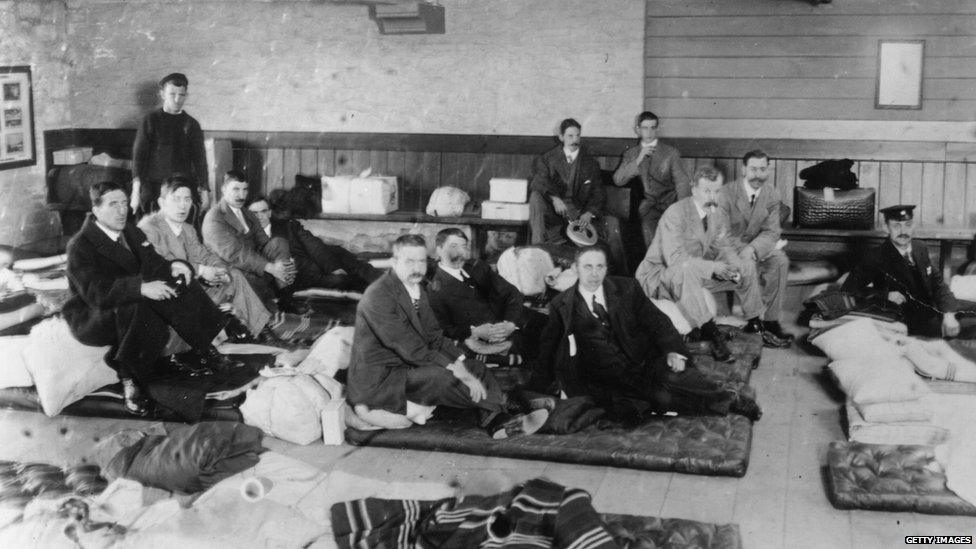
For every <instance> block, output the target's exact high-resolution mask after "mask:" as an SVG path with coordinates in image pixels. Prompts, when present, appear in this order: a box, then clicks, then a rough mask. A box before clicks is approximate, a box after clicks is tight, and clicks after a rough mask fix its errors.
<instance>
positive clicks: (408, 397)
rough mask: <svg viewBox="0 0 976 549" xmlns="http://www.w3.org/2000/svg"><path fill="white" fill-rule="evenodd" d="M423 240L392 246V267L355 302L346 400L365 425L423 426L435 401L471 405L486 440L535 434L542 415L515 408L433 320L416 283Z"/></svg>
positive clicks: (421, 271)
mask: <svg viewBox="0 0 976 549" xmlns="http://www.w3.org/2000/svg"><path fill="white" fill-rule="evenodd" d="M426 272H427V243H426V242H425V241H424V237H423V236H420V235H416V234H406V235H403V236H401V237H399V238H397V239H396V241H395V242H394V243H393V268H392V269H391V271H390V272H389V273H387V274H385V275H383V276H382V277H380V279H379V280H377V281H376V282H374V283H373V284H372V285H370V287H369V288H367V290H366V293H365V294H364V295H363V298H362V300H361V301H360V302H359V305H358V306H357V307H356V329H355V336H354V338H353V344H352V358H351V361H350V364H349V375H348V398H349V402H350V404H352V405H353V409H354V410H355V412H356V414H357V415H358V416H359V417H360V418H361V419H363V420H364V421H366V422H367V423H370V424H372V425H375V426H377V427H384V428H388V429H403V428H406V427H409V426H410V425H412V424H413V423H424V422H425V421H426V419H427V417H428V416H429V414H430V412H432V411H433V407H434V406H448V407H451V408H474V409H477V411H478V419H479V424H480V426H481V427H484V428H485V429H486V430H487V431H488V434H489V435H491V436H492V438H496V439H501V438H507V437H510V436H513V435H516V434H521V433H526V434H529V433H534V432H535V431H537V430H538V429H539V428H540V427H542V425H543V424H544V423H545V421H546V419H547V418H548V415H549V413H548V412H547V411H546V410H536V411H534V412H531V413H528V414H522V413H519V410H516V409H514V406H513V405H512V404H511V403H509V402H508V401H507V400H508V399H507V395H506V394H505V393H503V392H502V390H501V389H500V388H499V386H498V382H497V381H495V379H494V377H493V376H492V375H491V373H489V372H488V370H487V368H485V365H484V364H483V363H481V362H479V361H477V360H472V359H468V358H466V357H465V356H464V354H462V353H461V351H460V350H459V349H458V348H457V347H455V346H454V344H453V343H451V342H450V340H448V339H447V338H445V337H444V334H443V332H442V331H441V329H440V327H439V326H438V324H437V317H435V316H434V312H433V310H431V308H430V301H429V298H428V297H427V293H426V290H425V289H424V288H423V287H422V285H421V282H422V281H423V279H424V275H425V274H426Z"/></svg>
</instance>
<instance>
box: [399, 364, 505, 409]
mask: <svg viewBox="0 0 976 549" xmlns="http://www.w3.org/2000/svg"><path fill="white" fill-rule="evenodd" d="M464 365H465V367H466V368H467V369H468V371H469V372H471V375H473V376H475V377H476V378H478V379H480V380H481V382H482V383H483V384H484V386H485V390H486V391H487V392H488V396H487V397H485V398H483V399H481V400H480V401H478V402H474V401H473V400H471V391H469V390H468V387H467V386H466V385H465V384H463V383H461V382H460V381H459V380H458V379H457V378H456V377H454V374H452V373H451V372H449V371H448V370H447V369H445V368H441V367H438V366H424V367H420V368H411V369H410V370H409V371H408V372H407V388H406V394H407V400H409V401H411V402H416V403H418V404H423V405H425V406H431V405H437V406H448V407H451V408H464V409H467V408H476V409H478V411H479V414H480V416H481V418H482V419H483V418H484V417H487V416H489V415H494V414H497V413H498V412H501V411H503V410H504V407H505V394H504V393H503V392H502V390H501V388H500V387H499V386H498V382H497V381H495V378H494V376H492V375H491V373H490V372H489V371H488V369H487V368H485V366H484V364H481V363H480V362H478V361H476V360H470V359H469V360H466V361H465V362H464Z"/></svg>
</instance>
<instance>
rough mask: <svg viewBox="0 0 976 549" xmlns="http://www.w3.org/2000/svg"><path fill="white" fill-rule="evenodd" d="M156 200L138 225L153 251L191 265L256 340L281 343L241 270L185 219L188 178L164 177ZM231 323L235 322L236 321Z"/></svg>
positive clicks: (189, 199)
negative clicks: (206, 242) (154, 207)
mask: <svg viewBox="0 0 976 549" xmlns="http://www.w3.org/2000/svg"><path fill="white" fill-rule="evenodd" d="M156 201H157V202H158V203H159V211H157V212H155V213H152V214H149V215H147V216H146V217H143V218H142V219H141V220H140V221H139V228H140V229H142V231H143V232H144V233H146V238H148V239H149V242H151V243H152V245H153V247H154V248H156V252H157V253H159V255H161V256H163V257H164V258H166V259H169V260H171V261H172V260H175V259H179V260H181V261H186V262H188V263H189V264H190V265H192V266H193V267H194V268H195V269H196V274H197V277H198V278H200V280H202V282H203V284H205V285H206V291H207V295H209V296H210V298H211V299H213V300H214V303H217V304H218V305H220V304H222V303H227V304H228V305H229V306H230V307H231V308H232V309H233V313H234V315H235V316H236V317H239V318H240V319H241V320H242V321H243V322H244V325H245V327H246V328H247V331H248V332H250V334H249V335H251V336H254V338H255V340H256V342H257V343H265V344H268V345H277V344H280V343H281V340H279V339H278V337H277V336H276V335H275V334H274V333H273V332H272V331H271V328H270V327H269V326H268V321H269V320H271V313H270V312H269V311H268V309H267V308H266V307H265V306H264V304H263V303H261V298H260V297H258V294H257V293H255V292H254V290H253V289H252V288H251V284H250V283H249V282H248V281H247V278H246V277H245V276H244V273H243V272H241V271H240V270H239V269H236V268H234V267H231V266H229V265H228V264H227V263H226V262H224V260H222V259H220V258H219V257H217V254H215V253H213V252H212V251H210V249H209V248H207V247H206V246H204V245H203V243H202V242H200V237H198V236H197V230H196V229H194V228H193V225H190V224H189V223H187V222H186V220H187V217H188V216H189V215H190V209H191V207H192V206H193V192H192V184H191V182H190V180H189V179H188V178H186V177H183V176H179V175H177V176H173V177H170V178H168V179H166V181H164V182H163V183H162V185H160V187H159V198H157V199H156ZM232 323H234V324H238V323H237V322H236V321H232ZM228 331H230V328H229V327H228Z"/></svg>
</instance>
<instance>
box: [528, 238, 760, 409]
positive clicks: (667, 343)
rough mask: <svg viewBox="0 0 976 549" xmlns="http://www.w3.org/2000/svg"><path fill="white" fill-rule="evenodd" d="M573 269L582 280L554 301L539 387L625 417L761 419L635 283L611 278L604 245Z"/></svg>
mask: <svg viewBox="0 0 976 549" xmlns="http://www.w3.org/2000/svg"><path fill="white" fill-rule="evenodd" d="M573 269H574V270H575V271H576V273H577V275H578V277H579V281H578V282H577V284H576V285H574V286H573V287H572V288H570V289H568V290H566V291H564V292H562V293H561V294H559V295H558V296H556V297H555V298H553V300H552V302H551V303H550V305H549V323H548V324H547V325H546V327H545V329H544V330H543V333H542V338H541V342H540V346H539V347H540V348H539V361H540V367H539V369H538V370H536V371H535V372H534V377H533V381H532V386H533V388H535V389H542V388H544V387H547V388H548V391H547V392H552V393H553V394H555V393H558V392H563V393H565V394H566V395H567V396H569V397H575V396H591V397H593V398H594V399H595V400H596V402H597V404H598V405H600V406H602V407H604V408H606V409H607V410H609V411H611V413H612V415H614V416H616V417H617V418H618V419H621V420H623V421H627V422H638V421H640V420H641V419H643V418H644V417H646V415H647V414H649V413H651V412H653V413H658V414H663V413H665V412H677V413H679V414H689V415H708V414H716V415H725V414H728V413H729V412H733V413H739V414H742V415H744V416H746V417H748V418H749V419H751V420H753V421H757V420H758V419H759V418H760V416H762V410H761V409H760V408H759V405H758V404H757V403H756V401H755V400H754V399H753V398H752V397H751V396H749V395H747V394H745V391H742V392H737V391H732V390H727V389H724V388H722V386H721V385H719V384H718V383H716V382H714V381H711V380H709V379H708V378H706V377H705V376H704V375H703V374H702V373H701V372H700V371H699V370H698V369H697V368H695V365H694V363H693V362H692V360H691V354H690V353H689V352H688V349H687V348H686V347H685V344H684V341H683V340H682V338H681V335H680V334H678V332H677V330H675V328H674V326H673V325H672V324H671V321H670V320H669V319H668V317H667V316H666V315H665V314H664V313H662V312H661V311H660V310H659V309H658V308H657V307H656V306H655V305H654V304H653V303H651V301H650V300H649V299H648V298H647V296H646V295H644V292H643V291H642V290H641V287H640V285H639V284H638V282H637V281H636V280H634V279H632V278H625V277H617V276H609V277H608V276H607V256H606V252H604V251H603V249H601V248H599V247H594V246H590V247H584V248H580V249H579V250H578V251H577V252H576V260H575V262H574V264H573Z"/></svg>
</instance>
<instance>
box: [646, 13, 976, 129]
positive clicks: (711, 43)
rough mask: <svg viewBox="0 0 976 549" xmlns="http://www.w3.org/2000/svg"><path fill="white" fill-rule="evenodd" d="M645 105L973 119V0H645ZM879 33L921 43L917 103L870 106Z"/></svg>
mask: <svg viewBox="0 0 976 549" xmlns="http://www.w3.org/2000/svg"><path fill="white" fill-rule="evenodd" d="M646 13H647V23H646V27H645V33H646V37H645V78H646V80H645V105H646V107H647V108H649V109H651V110H653V111H655V112H657V113H658V114H659V115H661V116H663V117H665V118H667V119H674V118H698V119H714V120H730V119H733V120H734V119H749V120H755V119H776V120H823V119H830V120H898V121H904V120H926V121H971V120H973V113H974V112H976V2H973V1H972V0H926V1H924V2H919V1H917V0H853V1H852V0H846V1H837V2H832V3H829V4H812V3H811V2H808V1H801V0H648V2H647V12H646ZM879 39H912V40H916V39H921V40H925V59H924V67H923V69H924V70H923V90H922V96H923V98H924V102H923V108H922V109H920V110H890V109H875V108H874V104H875V85H876V84H875V82H876V78H877V56H878V40H879Z"/></svg>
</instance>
